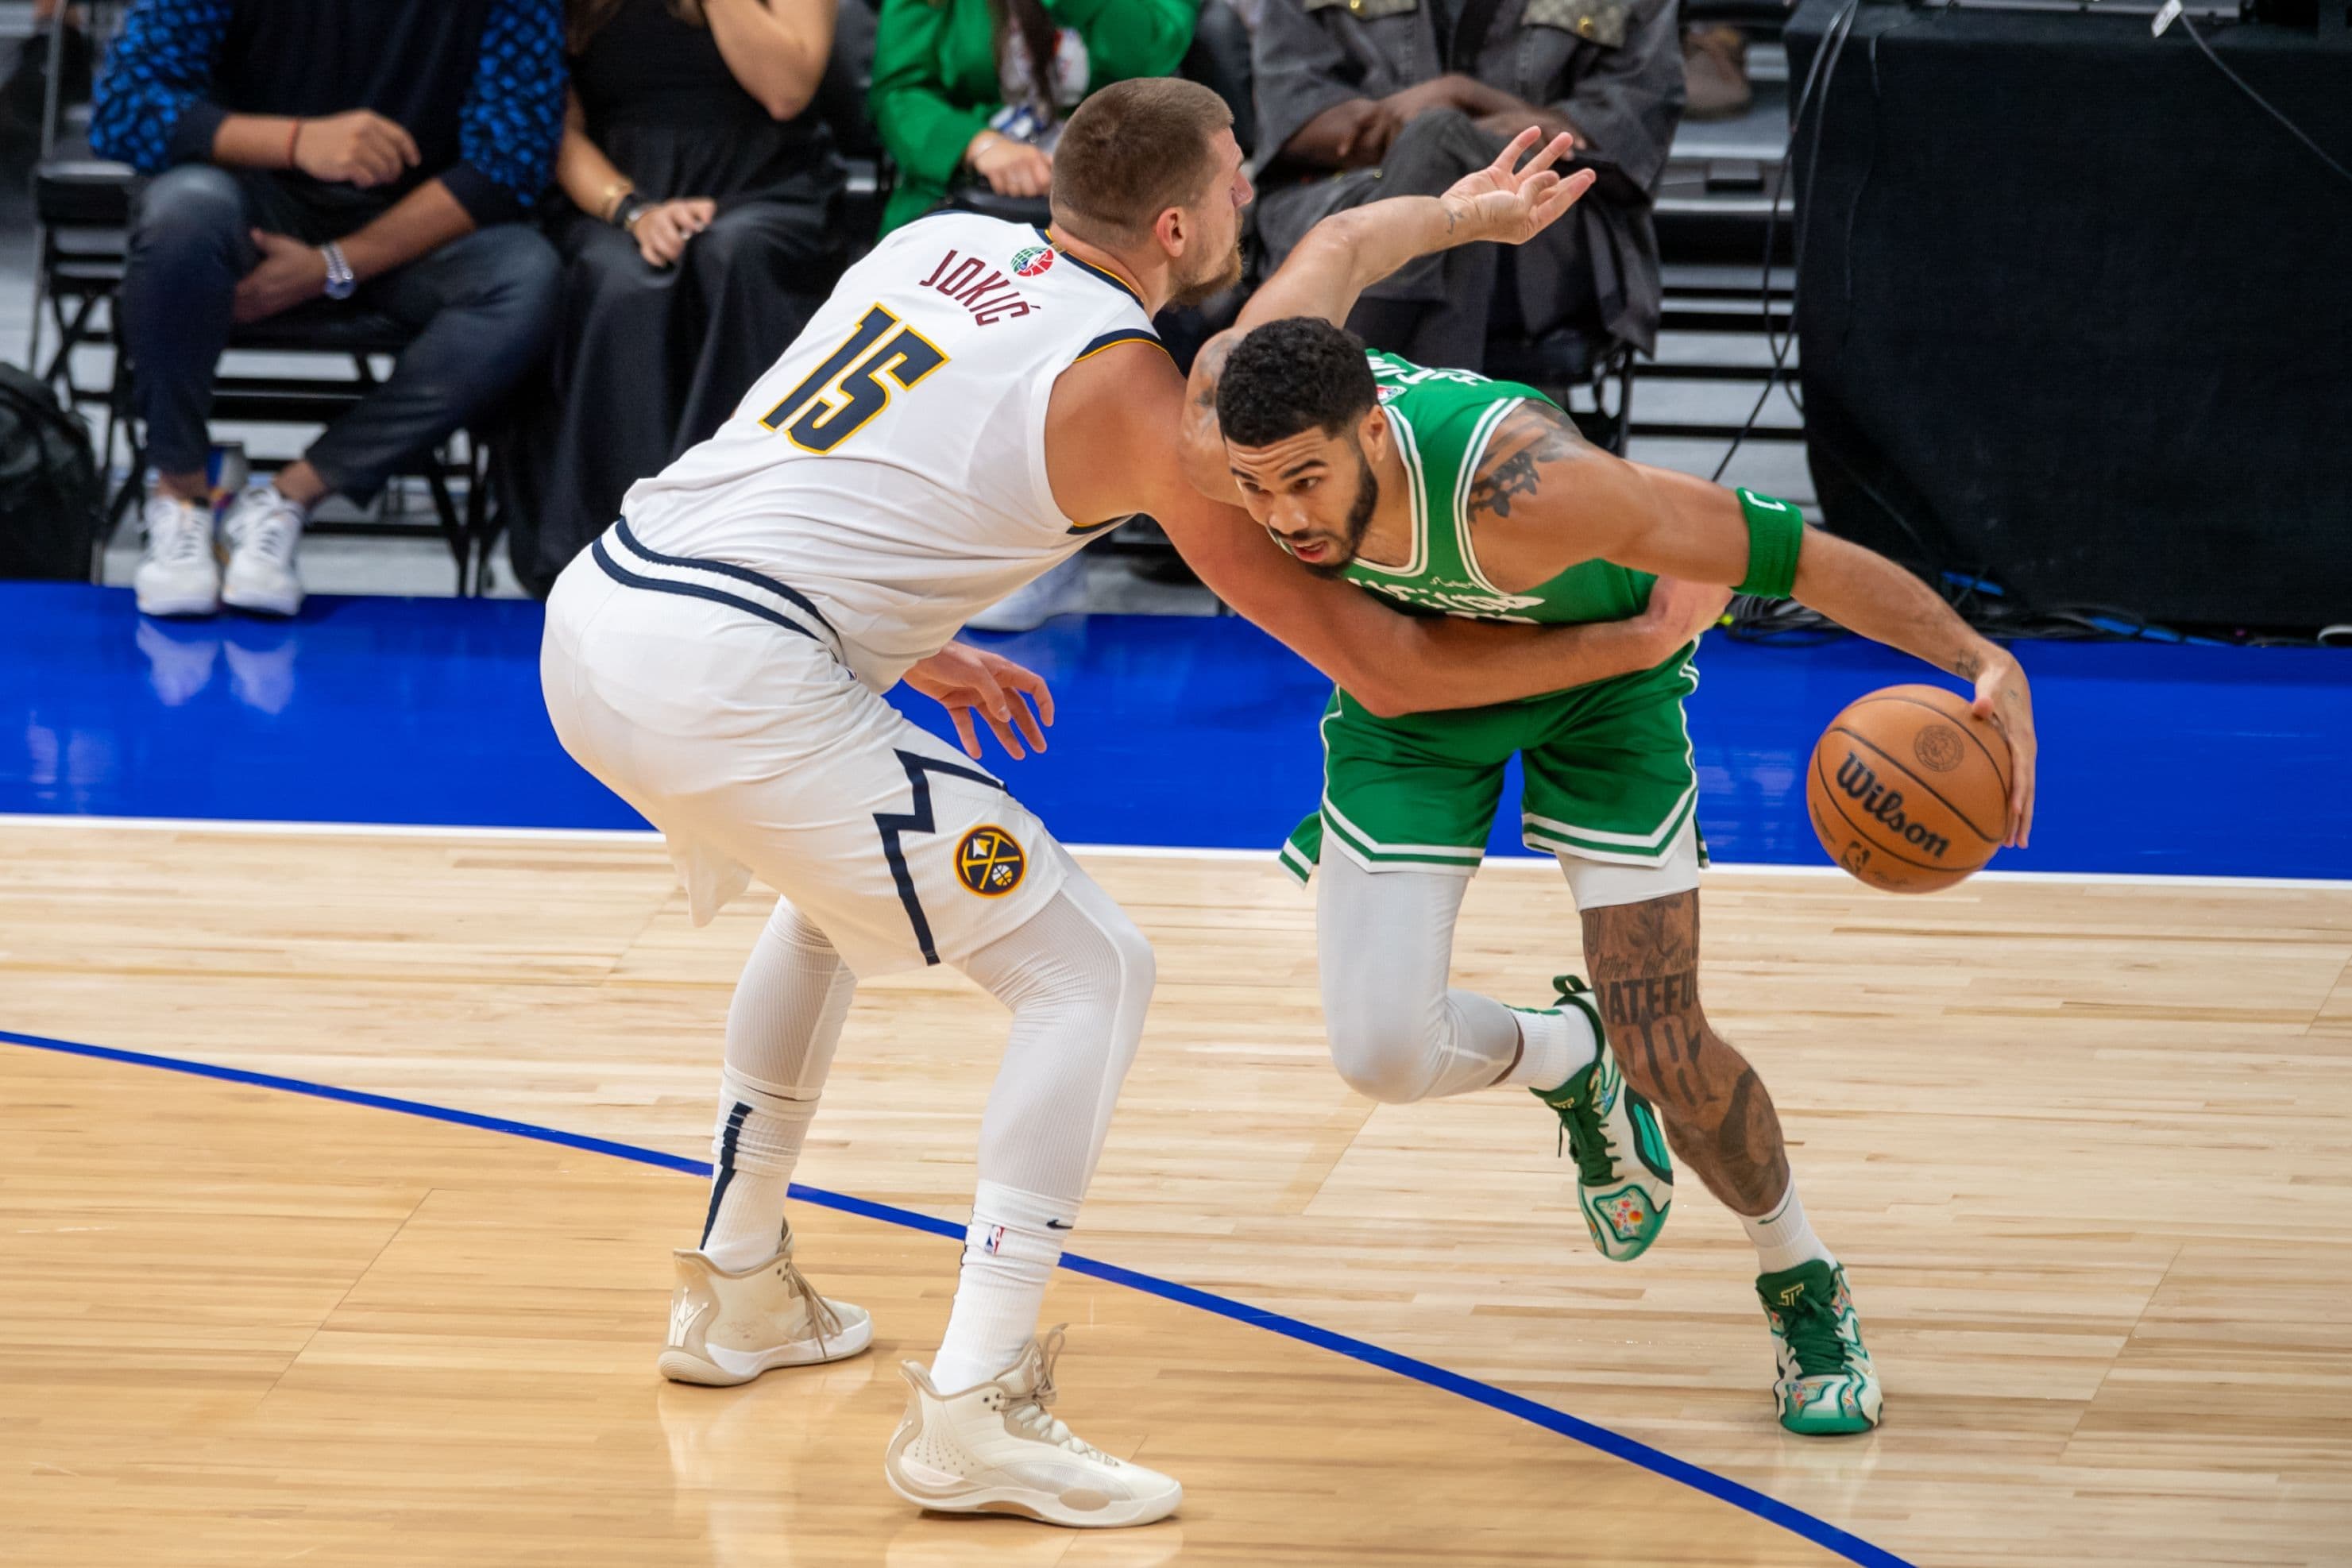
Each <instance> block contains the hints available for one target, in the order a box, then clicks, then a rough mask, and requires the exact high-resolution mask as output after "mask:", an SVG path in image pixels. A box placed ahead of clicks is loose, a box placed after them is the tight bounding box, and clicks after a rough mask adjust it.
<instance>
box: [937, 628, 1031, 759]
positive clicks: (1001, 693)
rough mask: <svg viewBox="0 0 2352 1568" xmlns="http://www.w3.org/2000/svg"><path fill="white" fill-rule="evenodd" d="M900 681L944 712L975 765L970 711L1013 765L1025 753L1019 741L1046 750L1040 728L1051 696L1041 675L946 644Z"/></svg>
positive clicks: (977, 751)
mask: <svg viewBox="0 0 2352 1568" xmlns="http://www.w3.org/2000/svg"><path fill="white" fill-rule="evenodd" d="M900 679H903V680H905V681H906V683H907V684H908V686H911V687H913V688H914V689H916V690H918V691H919V692H921V693H922V694H923V695H924V696H926V697H928V698H930V699H931V700H933V701H935V702H937V703H939V704H940V707H942V708H945V709H946V710H948V717H949V718H950V720H952V721H954V723H955V732H956V739H957V740H958V741H960V742H962V743H963V749H964V754H965V755H967V756H969V757H971V758H972V759H974V760H975V761H977V760H979V758H980V734H979V731H977V730H975V729H974V728H973V726H972V722H971V716H972V712H973V710H979V712H980V714H981V716H982V718H984V719H986V720H987V721H988V727H989V728H990V729H992V730H993V731H996V739H997V741H998V742H999V743H1000V744H1002V745H1003V748H1004V750H1005V753H1006V754H1007V755H1009V756H1011V757H1012V758H1013V760H1015V761H1016V762H1017V761H1019V760H1020V758H1021V757H1022V756H1023V755H1024V752H1022V750H1021V742H1022V741H1023V740H1024V738H1025V739H1026V740H1027V741H1028V742H1029V750H1030V751H1033V752H1042V751H1044V750H1045V731H1043V730H1042V729H1041V728H1040V727H1039V726H1040V725H1041V724H1051V723H1052V722H1053V721H1054V694H1053V693H1052V692H1051V691H1049V690H1047V689H1046V688H1045V677H1044V676H1041V675H1039V674H1037V673H1036V671H1034V670H1031V669H1024V668H1022V667H1021V666H1020V665H1017V664H1015V663H1013V661H1012V660H1011V659H1009V658H1005V657H1004V656H1003V655H1002V654H994V653H987V652H984V651H982V649H980V648H976V647H972V646H971V645H970V644H969V643H955V642H951V643H950V644H948V646H947V647H943V648H941V649H940V651H939V652H937V653H935V654H933V655H931V657H930V658H927V659H924V660H922V661H921V662H920V663H919V664H917V665H915V666H914V667H913V668H910V669H908V671H907V673H906V674H905V675H904V676H903V677H901V678H900ZM1033 705H1034V708H1035V710H1036V711H1035V712H1034V713H1033V712H1031V711H1030V710H1031V707H1032V706H1033ZM1016 729H1017V730H1018V731H1019V733H1018V734H1016V733H1014V731H1015V730H1016Z"/></svg>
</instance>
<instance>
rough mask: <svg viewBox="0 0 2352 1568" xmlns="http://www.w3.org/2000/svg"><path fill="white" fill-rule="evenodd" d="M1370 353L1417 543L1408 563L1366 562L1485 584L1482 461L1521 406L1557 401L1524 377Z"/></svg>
mask: <svg viewBox="0 0 2352 1568" xmlns="http://www.w3.org/2000/svg"><path fill="white" fill-rule="evenodd" d="M1366 358H1367V359H1368V360H1369V361H1370V363H1371V367H1372V380H1373V383H1374V384H1375V385H1376V386H1377V387H1378V388H1379V394H1380V399H1381V407H1382V409H1383V410H1384V411H1385V412H1386V413H1387V415H1388V417H1389V426H1390V428H1391V430H1393V431H1394V432H1395V433H1396V437H1397V446H1398V449H1399V453H1400V455H1401V456H1402V459H1403V462H1404V468H1405V472H1406V475H1407V476H1408V478H1409V480H1410V482H1411V483H1412V489H1413V494H1412V523H1413V549H1412V563H1411V564H1410V565H1409V566H1407V567H1404V568H1388V567H1381V566H1374V565H1372V564H1371V563H1363V564H1364V565H1365V567H1366V569H1367V570H1368V571H1370V572H1375V573H1380V574H1383V575H1389V576H1395V577H1416V578H1425V579H1434V580H1438V581H1450V582H1458V583H1463V584H1483V582H1484V581H1485V578H1484V574H1481V573H1480V572H1479V570H1478V566H1477V555H1476V553H1475V552H1474V551H1473V549H1472V548H1471V543H1470V521H1469V510H1470V487H1471V484H1472V483H1473V482H1474V481H1475V479H1476V477H1477V469H1478V463H1479V461H1480V459H1481V458H1483V457H1484V456H1485V454H1486V445H1487V443H1488V442H1489V441H1491V440H1492V439H1493V438H1494V434H1495V430H1496V426H1499V425H1501V424H1502V422H1503V421H1504V420H1505V419H1506V418H1507V417H1509V416H1510V414H1511V411H1512V410H1513V409H1516V408H1517V407H1518V406H1519V405H1520V404H1522V403H1524V402H1527V401H1528V399H1530V398H1533V399H1535V400H1537V401H1538V402H1545V403H1549V401H1550V399H1549V398H1547V397H1545V396H1544V395H1543V394H1542V393H1540V392H1538V391H1537V390H1536V389H1535V388H1534V387H1531V386H1526V385H1523V384H1520V383H1518V382H1515V381H1492V380H1489V379H1488V378H1487V377H1486V376H1483V375H1480V374H1477V373H1476V372H1475V371H1467V370H1444V369H1434V368H1431V367H1427V366H1423V365H1417V364H1414V363H1412V361H1410V360H1407V359H1404V358H1402V356H1400V355H1397V354H1392V353H1385V352H1384V351H1381V350H1379V349H1372V350H1368V351H1366Z"/></svg>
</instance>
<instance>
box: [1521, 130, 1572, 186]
mask: <svg viewBox="0 0 2352 1568" xmlns="http://www.w3.org/2000/svg"><path fill="white" fill-rule="evenodd" d="M1528 134H1530V135H1534V134H1538V132H1536V130H1535V128H1534V127H1532V126H1530V127H1529V128H1528ZM1575 151H1576V138H1575V137H1573V136H1570V134H1569V133H1568V132H1565V131H1563V132H1560V133H1559V135H1557V136H1555V137H1553V138H1552V139H1551V140H1550V141H1549V142H1545V143H1544V145H1543V151H1541V152H1539V153H1537V154H1536V155H1535V157H1534V158H1532V159H1531V160H1529V161H1528V166H1527V167H1526V168H1524V169H1521V170H1520V171H1519V173H1520V174H1523V175H1525V174H1537V173H1539V172H1540V171H1542V170H1545V169H1549V168H1550V167H1551V166H1552V165H1553V164H1554V163H1559V161H1560V160H1561V159H1562V158H1565V157H1567V156H1568V155H1569V154H1570V153H1573V152H1575Z"/></svg>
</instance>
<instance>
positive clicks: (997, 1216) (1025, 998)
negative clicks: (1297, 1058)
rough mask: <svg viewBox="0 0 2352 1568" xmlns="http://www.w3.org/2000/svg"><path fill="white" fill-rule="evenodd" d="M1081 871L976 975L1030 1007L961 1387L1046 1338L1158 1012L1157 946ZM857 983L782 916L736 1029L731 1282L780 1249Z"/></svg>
mask: <svg viewBox="0 0 2352 1568" xmlns="http://www.w3.org/2000/svg"><path fill="white" fill-rule="evenodd" d="M1041 849H1042V851H1043V852H1045V853H1051V854H1055V855H1060V854H1062V853H1063V851H1062V850H1061V848H1060V847H1059V846H1051V845H1049V846H1042V847H1041ZM1066 873H1067V875H1066V879H1065V881H1064V883H1063V887H1062V890H1061V892H1060V893H1058V894H1057V895H1055V899H1054V900H1053V901H1052V902H1051V903H1048V904H1047V905H1046V906H1045V908H1044V909H1043V910H1039V911H1038V913H1037V914H1036V915H1035V916H1034V918H1032V919H1031V920H1030V921H1027V922H1026V923H1025V924H1024V925H1023V926H1022V927H1021V928H1020V929H1019V930H1017V931H1013V932H1011V933H1009V934H1008V935H1006V936H1004V937H1003V938H1001V939H999V940H998V941H997V942H992V943H991V944H990V945H989V946H987V947H984V948H982V949H981V950H980V951H979V952H976V953H974V954H972V956H971V958H970V959H969V960H968V961H967V962H966V963H964V964H963V966H962V967H963V970H964V973H967V974H969V975H971V978H972V979H973V980H974V981H976V982H978V983H979V984H981V985H982V987H984V988H985V989H986V990H987V991H988V992H989V993H990V994H992V995H993V996H995V997H996V998H997V999H998V1000H999V1001H1001V1002H1003V1004H1004V1005H1006V1006H1008V1007H1010V1008H1011V1009H1012V1010H1013V1026H1012V1031H1011V1034H1010V1036H1009V1037H1008V1038H1007V1040H1006V1042H1005V1049H1004V1061H1003V1066H1002V1067H1001V1068H999V1069H998V1071H997V1075H996V1082H995V1085H994V1087H993V1088H992V1089H991V1090H990V1092H989V1097H988V1107H987V1110H985V1112H984V1113H983V1114H982V1118H981V1125H980V1160H979V1177H980V1180H979V1184H978V1188H977V1191H976V1192H975V1194H974V1197H973V1203H972V1221H971V1230H970V1232H969V1233H968V1239H967V1245H966V1247H965V1251H964V1265H963V1273H962V1280H961V1287H960V1289H958V1291H957V1294H956V1305H955V1310H954V1313H953V1316H952V1317H951V1319H950V1322H949V1326H948V1336H947V1342H946V1344H945V1345H944V1346H943V1347H942V1349H941V1351H940V1357H939V1361H938V1363H937V1365H935V1366H934V1367H933V1369H932V1374H933V1377H934V1379H935V1380H936V1381H937V1382H938V1383H939V1385H940V1387H941V1388H943V1389H949V1390H953V1389H959V1388H963V1387H968V1386H970V1385H971V1384H974V1383H978V1382H981V1381H983V1380H984V1379H986V1378H988V1377H991V1376H993V1375H994V1374H995V1373H999V1372H1002V1371H1003V1370H1004V1369H1005V1368H1006V1367H1008V1366H1010V1365H1011V1364H1012V1363H1013V1360H1014V1359H1015V1357H1016V1356H1017V1355H1018V1354H1019V1352H1020V1349H1021V1346H1022V1345H1023V1343H1024V1342H1026V1341H1027V1340H1028V1338H1029V1336H1030V1335H1031V1334H1032V1333H1033V1332H1034V1331H1035V1329H1036V1321H1037V1313H1038V1310H1039V1308H1040V1306H1041V1305H1042V1302H1043V1300H1044V1296H1045V1281H1046V1279H1047V1278H1048V1277H1049V1276H1050V1275H1051V1272H1052V1269H1053V1267H1054V1265H1055V1262H1057V1261H1058V1260H1059V1259H1060V1257H1061V1237H1063V1235H1065V1234H1066V1232H1067V1231H1068V1229H1069V1227H1070V1226H1072V1225H1073V1224H1075V1223H1076V1217H1077V1210H1078V1205H1079V1203H1080V1200H1081V1199H1082V1198H1083V1197H1084V1196H1085V1194H1086V1189H1087V1182H1088V1181H1089V1180H1090V1179H1091V1178H1092V1176H1093V1174H1094V1167H1095V1161H1096V1160H1097V1158H1098V1157H1099V1156H1100V1154H1101V1152H1102V1143H1103V1137H1104V1135H1105V1133H1106V1132H1108V1130H1109V1127H1110V1113H1111V1108H1112V1106H1113V1104H1114V1103H1115V1102H1116V1100H1117V1099H1118V1090H1119V1086H1120V1084H1121V1083H1122V1082H1123V1081H1124V1080H1125V1079H1126V1076H1127V1069H1128V1067H1129V1064H1130V1063H1131V1062H1133V1060H1134V1059H1135V1049H1136V1045H1137V1042H1138V1041H1139V1039H1140V1038H1141V1037H1142V1033H1143V1016H1144V1011H1145V1009H1146V1007H1147V1006H1148V1005H1149V1004H1150V999H1151V985H1152V979H1153V968H1152V958H1151V948H1150V944H1149V943H1148V942H1145V941H1144V938H1143V933H1142V932H1140V931H1138V930H1136V928H1135V923H1134V922H1133V921H1130V920H1129V919H1128V918H1127V916H1126V914H1125V913H1124V912H1123V911H1122V910H1120V909H1119V908H1118V905H1117V904H1116V903H1114V902H1112V901H1111V899H1110V896H1109V895H1108V894H1107V893H1105V892H1104V891H1103V890H1102V889H1101V888H1099V887H1098V886H1097V885H1096V884H1095V882H1094V881H1093V879H1091V878H1089V877H1087V874H1086V873H1085V872H1084V871H1082V870H1080V869H1079V868H1077V867H1076V864H1074V863H1066ZM855 989H856V981H855V979H854V977H852V976H851V974H850V973H849V971H848V969H847V967H846V966H845V964H844V963H842V961H841V959H840V957H839V955H838V954H836V953H835V952H834V950H833V947H832V944H831V943H829V942H826V941H825V939H824V933H823V932H822V931H818V930H817V929H816V928H815V927H814V925H811V924H810V923H809V922H808V921H806V920H805V919H804V918H803V917H802V916H801V915H800V914H799V912H798V911H796V910H793V908H792V907H791V906H790V905H789V904H785V903H782V902H780V903H779V904H778V905H777V907H776V913H775V915H774V917H773V918H772V919H771V920H770V921H769V922H768V929H767V931H764V932H763V933H762V934H761V939H760V942H759V944H758V946H757V947H756V948H755V949H754V950H753V952H752V955H751V961H750V963H747V964H746V965H745V966H744V971H743V978H742V981H741V983H740V984H739V985H738V986H737V988H736V994H735V1004H734V1006H733V1007H732V1008H731V1009H730V1012H729V1015H728V1026H727V1068H726V1073H725V1078H724V1087H723V1091H722V1093H721V1096H720V1103H719V1130H718V1132H717V1135H716V1139H715V1145H716V1146H715V1150H714V1160H713V1163H714V1164H715V1165H716V1167H717V1174H716V1175H715V1177H714V1179H713V1183H712V1203H711V1219H710V1222H709V1226H708V1234H707V1235H706V1237H705V1239H704V1249H705V1250H706V1251H708V1252H709V1253H710V1255H711V1256H712V1258H714V1259H715V1260H717V1261H718V1262H719V1264H720V1266H721V1267H723V1268H749V1267H752V1266H754V1265H757V1264H759V1263H761V1262H764V1261H765V1260H766V1258H768V1257H769V1256H770V1255H771V1254H772V1253H773V1251H774V1250H775V1246H776V1238H777V1237H779V1235H781V1234H782V1228H783V1206H784V1190H785V1187H786V1185H787V1184H788V1183H789V1182H790V1180H791V1177H792V1170H793V1163H795V1162H796V1161H797V1160H798V1158H799V1154H800V1149H801V1143H802V1141H803V1139H804V1138H805V1136H806V1134H807V1130H808V1124H809V1121H810V1119H811V1117H812V1116H813V1115H814V1112H815V1110H816V1102H817V1096H818V1093H819V1091H820V1090H822V1089H823V1088H824V1076H825V1072H826V1070H827V1069H828V1068H830V1067H831V1066H832V1062H833V1052H834V1047H835V1043H836V1042H837V1041H838V1040H839V1038H840V1035H841V1025H842V1019H843V1018H844V1017H845V1016H846V1014H847V1012H848V1010H849V1003H850V998H851V995H852V994H853V993H854V991H855Z"/></svg>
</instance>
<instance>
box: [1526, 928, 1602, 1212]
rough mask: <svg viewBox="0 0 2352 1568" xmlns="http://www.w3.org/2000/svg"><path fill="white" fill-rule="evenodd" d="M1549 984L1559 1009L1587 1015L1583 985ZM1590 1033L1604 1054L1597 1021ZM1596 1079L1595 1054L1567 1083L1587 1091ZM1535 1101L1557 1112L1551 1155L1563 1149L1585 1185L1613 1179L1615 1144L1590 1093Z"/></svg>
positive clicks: (1560, 980) (1571, 980) (1567, 978)
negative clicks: (1574, 1009)
mask: <svg viewBox="0 0 2352 1568" xmlns="http://www.w3.org/2000/svg"><path fill="white" fill-rule="evenodd" d="M1551 985H1552V990H1553V991H1554V992H1555V993H1557V994H1558V995H1559V1001H1560V1003H1561V1005H1563V1006H1576V1007H1581V1008H1583V1009H1584V1010H1585V1011H1586V1012H1588V1013H1589V1012H1591V1003H1589V1002H1586V1001H1584V1000H1582V998H1583V997H1584V995H1585V994H1586V989H1587V988H1586V986H1585V984H1584V982H1583V981H1581V980H1580V979H1578V978H1577V977H1576V976H1575V975H1573V974H1559V975H1555V976H1553V977H1552V983H1551ZM1592 1032H1593V1037H1594V1038H1595V1039H1596V1040H1597V1041H1599V1043H1600V1049H1601V1051H1606V1050H1607V1049H1608V1048H1609V1046H1608V1042H1607V1040H1606V1039H1605V1038H1604V1037H1602V1036H1601V1025H1600V1021H1599V1019H1598V1018H1596V1019H1594V1020H1593V1029H1592ZM1600 1077H1601V1059H1600V1057H1599V1055H1598V1054H1596V1055H1595V1056H1594V1058H1593V1062H1592V1065H1591V1067H1589V1068H1586V1069H1585V1070H1584V1071H1582V1072H1580V1073H1579V1074H1577V1075H1576V1076H1575V1077H1574V1078H1571V1079H1569V1080H1568V1082H1569V1083H1570V1084H1581V1085H1582V1086H1584V1088H1585V1089H1587V1090H1590V1089H1591V1088H1592V1087H1593V1086H1594V1085H1595V1084H1597V1083H1598V1081H1599V1079H1600ZM1560 1087H1561V1088H1562V1089H1565V1088H1567V1087H1568V1085H1567V1084H1563V1085H1561V1086H1560ZM1554 1092H1558V1091H1557V1090H1555V1091H1554ZM1620 1092H1622V1090H1621V1091H1620ZM1536 1098H1537V1099H1538V1100H1542V1101H1543V1102H1544V1103H1545V1104H1546V1105H1549V1106H1550V1107H1551V1108H1552V1110H1554V1111H1556V1112H1558V1113H1559V1142H1558V1143H1556V1144H1554V1145H1553V1152H1554V1153H1555V1154H1557V1153H1559V1152H1561V1151H1562V1150H1565V1151H1566V1152H1567V1153H1568V1154H1569V1155H1570V1158H1572V1159H1574V1160H1575V1162H1576V1173H1577V1175H1578V1176H1579V1177H1580V1179H1581V1180H1582V1181H1583V1183H1584V1184H1585V1185H1587V1186H1599V1185H1601V1184H1603V1183H1606V1182H1612V1181H1614V1180H1616V1177H1617V1142H1616V1140H1615V1139H1614V1138H1612V1137H1611V1136H1610V1134H1609V1125H1608V1123H1607V1122H1606V1121H1603V1120H1602V1119H1601V1108H1600V1106H1599V1105H1598V1104H1596V1103H1595V1100H1596V1098H1597V1097H1596V1096H1594V1095H1593V1094H1591V1093H1590V1092H1584V1093H1579V1094H1576V1095H1574V1096H1571V1097H1570V1098H1569V1099H1568V1100H1566V1101H1565V1102H1563V1101H1561V1100H1554V1099H1552V1098H1551V1097H1550V1096H1549V1095H1546V1094H1541V1093H1538V1095H1537V1097H1536Z"/></svg>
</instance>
